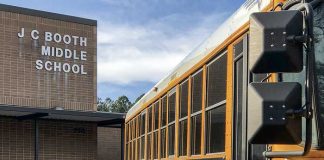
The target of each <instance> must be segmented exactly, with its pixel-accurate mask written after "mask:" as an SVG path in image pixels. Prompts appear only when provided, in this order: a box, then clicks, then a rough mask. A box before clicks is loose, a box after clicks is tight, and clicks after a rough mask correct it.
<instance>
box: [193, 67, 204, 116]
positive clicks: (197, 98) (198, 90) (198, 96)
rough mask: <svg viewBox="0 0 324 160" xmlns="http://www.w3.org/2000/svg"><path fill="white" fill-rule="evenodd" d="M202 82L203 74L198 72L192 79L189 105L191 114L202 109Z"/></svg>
mask: <svg viewBox="0 0 324 160" xmlns="http://www.w3.org/2000/svg"><path fill="white" fill-rule="evenodd" d="M202 80H203V72H202V71H199V72H198V73H197V74H195V75H194V76H193V77H192V94H191V99H192V104H191V112H192V113H195V112H197V111H200V110H201V108H202V85H203V84H202Z"/></svg>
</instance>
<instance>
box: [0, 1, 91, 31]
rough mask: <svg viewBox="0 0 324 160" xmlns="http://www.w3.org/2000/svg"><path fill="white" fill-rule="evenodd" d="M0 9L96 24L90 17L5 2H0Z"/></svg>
mask: <svg viewBox="0 0 324 160" xmlns="http://www.w3.org/2000/svg"><path fill="white" fill-rule="evenodd" d="M0 11H5V12H13V13H19V14H25V15H30V16H37V17H43V18H49V19H54V20H60V21H66V22H73V23H79V24H85V25H90V26H97V21H96V20H92V19H87V18H81V17H75V16H69V15H64V14H58V13H51V12H46V11H40V10H35V9H29V8H23V7H17V6H11V5H6V4H0Z"/></svg>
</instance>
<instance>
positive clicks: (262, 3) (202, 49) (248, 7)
mask: <svg viewBox="0 0 324 160" xmlns="http://www.w3.org/2000/svg"><path fill="white" fill-rule="evenodd" d="M269 4H270V0H247V1H246V2H245V3H244V4H243V5H242V6H241V7H240V8H239V9H238V10H237V11H236V12H234V13H233V14H232V15H231V16H230V17H229V18H228V19H227V20H226V21H225V22H224V23H223V24H221V25H220V26H219V27H218V28H217V29H216V30H215V31H214V32H213V34H211V36H209V38H207V40H205V41H204V42H203V43H201V44H200V45H199V46H198V47H197V48H196V49H194V50H193V51H192V52H190V53H189V54H188V55H187V56H186V57H185V58H184V59H183V60H182V61H181V62H180V63H179V64H178V65H177V66H176V67H175V68H174V69H173V71H171V73H170V74H168V75H167V76H166V77H164V78H163V79H162V80H160V81H159V82H158V83H157V84H156V85H155V86H154V87H153V88H152V89H151V90H149V91H148V92H147V93H146V94H145V95H144V96H143V97H142V98H141V99H140V100H139V101H138V102H137V103H136V104H135V105H134V106H133V107H132V108H131V109H130V110H129V111H128V112H127V115H126V120H127V119H128V118H129V117H130V116H131V115H133V114H134V113H136V111H137V110H139V109H141V106H142V105H144V104H145V103H146V102H147V101H149V100H150V99H152V98H154V97H155V96H157V95H158V94H159V93H160V92H161V91H163V90H164V89H165V88H166V87H167V86H168V84H169V83H170V82H171V81H172V80H174V79H177V78H178V77H180V76H181V75H183V74H184V73H185V72H186V71H188V70H189V69H190V68H192V67H193V66H194V65H195V64H197V63H198V62H199V61H200V60H202V59H203V58H204V57H205V56H206V55H208V54H209V53H211V51H212V50H213V49H215V48H216V47H217V46H219V45H220V44H221V43H223V42H224V41H225V40H226V39H227V38H228V37H230V36H231V35H232V34H233V33H234V32H235V31H237V30H238V29H239V28H240V27H241V26H243V25H244V24H245V23H246V22H248V21H249V15H250V14H252V13H254V12H259V11H262V10H263V9H264V8H265V7H266V6H268V5H269ZM156 89H157V90H156Z"/></svg>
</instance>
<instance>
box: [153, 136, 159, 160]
mask: <svg viewBox="0 0 324 160" xmlns="http://www.w3.org/2000/svg"><path fill="white" fill-rule="evenodd" d="M158 133H159V132H154V134H153V146H154V147H153V159H157V158H158V135H159V134H158Z"/></svg>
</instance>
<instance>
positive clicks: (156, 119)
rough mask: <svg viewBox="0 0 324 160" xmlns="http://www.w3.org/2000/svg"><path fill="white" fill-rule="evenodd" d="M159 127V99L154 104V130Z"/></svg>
mask: <svg viewBox="0 0 324 160" xmlns="http://www.w3.org/2000/svg"><path fill="white" fill-rule="evenodd" d="M158 128H159V101H157V102H155V104H154V130H156V129H158Z"/></svg>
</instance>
